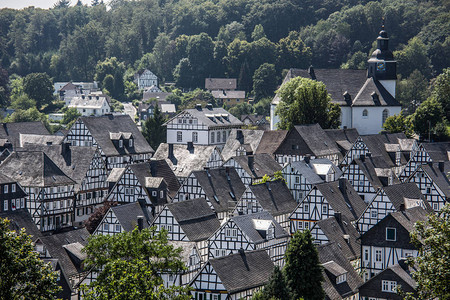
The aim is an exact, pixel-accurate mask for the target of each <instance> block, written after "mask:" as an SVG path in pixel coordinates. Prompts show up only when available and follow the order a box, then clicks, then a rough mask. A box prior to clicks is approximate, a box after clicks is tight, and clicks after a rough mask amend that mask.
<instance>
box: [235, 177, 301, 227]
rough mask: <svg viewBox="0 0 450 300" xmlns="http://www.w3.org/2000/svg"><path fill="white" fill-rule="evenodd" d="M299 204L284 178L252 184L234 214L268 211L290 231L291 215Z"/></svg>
mask: <svg viewBox="0 0 450 300" xmlns="http://www.w3.org/2000/svg"><path fill="white" fill-rule="evenodd" d="M296 206H297V202H295V200H294V198H293V197H292V194H291V193H290V191H289V189H288V188H287V186H286V184H285V183H284V181H283V180H275V181H267V182H265V183H261V184H256V185H250V186H249V187H247V189H246V190H245V192H244V194H243V195H242V197H241V198H240V199H239V202H238V203H237V205H236V207H235V209H234V212H233V215H235V216H237V215H248V214H253V213H257V212H261V211H268V212H269V213H270V214H271V215H272V217H274V219H275V221H277V222H278V223H279V224H280V225H281V227H283V229H284V230H286V231H289V215H290V214H291V212H292V211H293V210H294V209H295V207H296Z"/></svg>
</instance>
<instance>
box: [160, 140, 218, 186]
mask: <svg viewBox="0 0 450 300" xmlns="http://www.w3.org/2000/svg"><path fill="white" fill-rule="evenodd" d="M154 158H155V159H158V160H161V159H164V160H166V162H167V164H168V165H169V166H170V168H171V169H172V171H173V173H174V174H175V176H177V178H178V181H179V182H180V183H183V182H184V180H186V178H187V177H188V176H189V175H190V174H191V173H192V172H193V171H198V170H203V169H204V168H210V169H213V168H218V167H220V166H222V165H223V159H222V156H221V155H220V151H219V149H218V148H217V147H216V146H204V145H194V144H192V143H188V144H187V145H179V144H175V145H174V144H166V143H162V144H160V145H159V147H158V149H157V150H156V153H155V156H154Z"/></svg>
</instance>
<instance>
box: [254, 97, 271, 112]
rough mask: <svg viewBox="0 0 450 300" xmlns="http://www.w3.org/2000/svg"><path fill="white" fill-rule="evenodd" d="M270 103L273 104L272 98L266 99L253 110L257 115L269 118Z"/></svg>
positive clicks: (259, 102)
mask: <svg viewBox="0 0 450 300" xmlns="http://www.w3.org/2000/svg"><path fill="white" fill-rule="evenodd" d="M270 103H272V97H266V98H263V99H261V100H259V101H258V103H256V104H255V105H253V108H254V110H255V113H256V114H258V115H262V116H268V115H269V114H270Z"/></svg>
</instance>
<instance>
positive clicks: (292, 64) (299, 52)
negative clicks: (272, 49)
mask: <svg viewBox="0 0 450 300" xmlns="http://www.w3.org/2000/svg"><path fill="white" fill-rule="evenodd" d="M277 51H278V69H279V70H280V69H287V68H307V67H309V66H310V64H311V58H312V52H311V48H310V47H307V46H306V45H305V43H304V42H303V40H302V39H301V38H300V34H299V32H297V31H291V32H289V35H288V36H287V37H285V38H282V39H281V40H280V41H279V42H278V45H277Z"/></svg>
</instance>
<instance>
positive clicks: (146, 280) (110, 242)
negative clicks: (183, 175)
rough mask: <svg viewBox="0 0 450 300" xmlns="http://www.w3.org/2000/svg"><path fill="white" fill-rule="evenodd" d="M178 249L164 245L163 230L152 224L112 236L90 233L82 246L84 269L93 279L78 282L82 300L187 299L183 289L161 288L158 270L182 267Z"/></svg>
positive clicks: (173, 270)
mask: <svg viewBox="0 0 450 300" xmlns="http://www.w3.org/2000/svg"><path fill="white" fill-rule="evenodd" d="M181 250H182V249H181V248H176V249H175V248H174V247H173V246H172V245H169V244H168V240H167V232H166V231H162V232H159V233H158V232H156V227H151V228H146V229H143V230H142V231H139V230H138V229H137V228H135V229H134V230H133V231H131V232H123V233H119V234H116V235H96V236H91V237H90V238H89V240H88V244H87V246H86V247H85V251H86V254H87V259H86V261H85V264H86V267H87V268H93V270H94V271H96V272H99V274H98V277H97V280H96V281H93V282H91V283H90V284H89V285H87V286H86V285H82V287H81V289H82V291H83V294H84V295H83V296H84V298H85V299H87V300H89V299H190V295H189V294H188V292H187V289H186V288H182V287H170V288H165V287H164V285H163V280H162V278H161V276H160V273H159V272H160V271H161V270H164V271H165V272H173V273H177V272H179V271H180V270H182V269H183V268H184V264H183V262H182V261H181V259H180V253H181Z"/></svg>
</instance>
